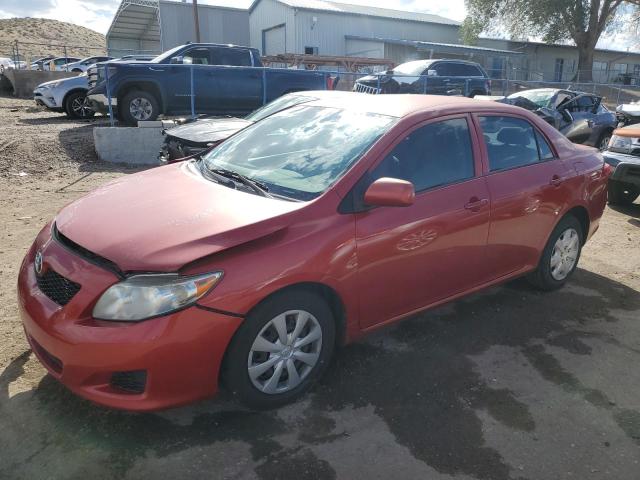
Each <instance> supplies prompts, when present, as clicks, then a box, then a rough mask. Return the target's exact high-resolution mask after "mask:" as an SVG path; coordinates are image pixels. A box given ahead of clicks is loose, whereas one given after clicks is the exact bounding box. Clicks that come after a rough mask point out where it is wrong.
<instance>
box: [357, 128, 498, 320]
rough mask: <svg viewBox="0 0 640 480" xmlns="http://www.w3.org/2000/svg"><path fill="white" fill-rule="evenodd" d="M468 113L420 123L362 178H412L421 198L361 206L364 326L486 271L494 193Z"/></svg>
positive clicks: (461, 286) (451, 291) (469, 283)
mask: <svg viewBox="0 0 640 480" xmlns="http://www.w3.org/2000/svg"><path fill="white" fill-rule="evenodd" d="M469 120H470V119H469V118H468V117H467V116H458V117H447V118H446V119H438V120H436V121H431V122H428V123H426V124H422V125H420V126H417V127H416V128H414V129H413V130H411V131H410V132H408V133H407V134H406V136H403V137H402V139H401V140H399V141H398V143H397V144H396V145H395V146H394V147H393V148H392V149H390V151H389V153H388V154H387V155H386V156H385V158H384V159H383V160H382V161H381V162H380V163H379V164H378V165H377V166H376V167H375V168H374V169H373V170H371V171H370V172H369V173H368V174H367V175H366V176H365V178H366V180H364V179H363V180H362V181H361V183H362V182H364V183H365V186H364V187H362V188H360V190H361V191H364V190H365V187H366V185H368V184H370V183H371V182H373V181H375V180H377V179H378V178H382V177H391V178H400V179H404V180H408V181H410V182H412V183H413V185H414V187H415V189H416V199H415V203H414V204H413V205H411V206H409V207H402V208H398V207H395V208H394V207H379V208H373V209H370V210H367V211H363V212H361V213H357V214H356V242H357V251H358V266H359V269H358V286H359V295H360V318H361V326H362V328H367V327H371V326H373V325H375V324H378V323H381V322H384V321H385V320H390V319H393V318H395V317H398V316H401V315H405V314H408V313H411V312H412V311H415V310H418V309H421V308H423V307H425V306H427V305H429V304H432V303H434V302H437V301H438V300H442V299H445V298H447V297H450V296H452V295H455V294H457V293H460V292H462V291H465V290H468V289H469V288H472V287H473V286H476V285H479V284H481V283H482V282H483V281H484V280H485V279H486V277H487V264H486V260H485V247H486V240H487V233H488V225H489V211H490V205H489V193H488V190H487V186H486V182H485V179H484V178H482V177H477V176H476V173H477V172H479V171H480V166H481V164H480V160H479V149H478V146H477V144H476V143H477V142H474V141H473V140H472V138H475V136H474V135H472V130H471V128H470V125H471V124H470V121H469Z"/></svg>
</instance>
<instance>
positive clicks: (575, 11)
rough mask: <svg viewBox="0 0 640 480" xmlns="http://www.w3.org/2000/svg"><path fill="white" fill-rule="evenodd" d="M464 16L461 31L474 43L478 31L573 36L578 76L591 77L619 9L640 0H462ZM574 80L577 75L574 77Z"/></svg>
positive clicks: (557, 37) (553, 38) (550, 39)
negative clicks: (605, 34) (597, 53)
mask: <svg viewBox="0 0 640 480" xmlns="http://www.w3.org/2000/svg"><path fill="white" fill-rule="evenodd" d="M465 3H466V5H467V12H468V13H467V18H466V19H465V21H464V23H463V24H462V29H461V35H462V40H463V41H464V42H465V43H473V42H475V40H477V38H478V36H479V35H480V33H481V32H483V31H487V32H496V31H502V32H505V31H506V32H507V33H509V34H511V35H512V36H514V37H518V38H522V37H524V36H527V35H531V36H537V37H542V39H543V41H545V42H548V43H556V42H561V41H567V40H572V41H573V43H575V45H576V47H577V48H578V72H577V73H576V76H578V75H579V80H580V81H581V82H582V81H586V82H590V81H592V80H593V53H594V50H595V48H596V44H597V43H598V40H600V37H601V36H602V34H603V32H605V30H606V29H607V28H608V27H611V26H612V24H613V21H614V19H615V16H616V13H617V12H618V9H619V8H620V7H621V6H622V5H623V4H626V5H628V6H629V7H628V8H637V7H638V6H640V0H465ZM574 80H576V78H574Z"/></svg>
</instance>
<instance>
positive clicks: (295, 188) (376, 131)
mask: <svg viewBox="0 0 640 480" xmlns="http://www.w3.org/2000/svg"><path fill="white" fill-rule="evenodd" d="M393 121H394V118H393V117H388V116H385V115H377V114H372V113H366V112H358V111H352V110H342V109H338V108H326V107H310V106H296V107H292V108H290V109H287V110H284V111H282V112H279V113H276V114H274V115H272V116H270V117H268V118H265V119H264V120H262V121H260V122H258V123H255V124H254V125H252V126H250V127H248V128H246V129H244V130H242V131H241V132H239V133H237V134H236V135H234V136H233V137H231V138H230V139H229V140H227V141H225V142H224V143H222V144H221V145H220V146H219V147H217V148H215V149H213V150H212V151H211V152H210V153H209V154H208V155H206V156H205V157H204V158H203V162H204V167H205V168H207V169H209V170H215V169H227V170H233V171H235V172H238V173H240V174H242V175H245V176H247V177H249V178H251V179H253V180H256V181H259V182H262V183H264V184H265V185H267V186H268V187H269V192H270V193H273V194H275V195H280V196H284V197H289V198H293V199H296V200H303V201H308V200H312V199H313V198H315V197H317V196H319V195H320V194H322V193H323V192H324V191H325V190H326V189H327V188H329V187H330V186H331V185H332V184H333V183H335V182H336V181H337V180H338V179H339V178H340V177H341V176H342V175H343V174H344V173H345V172H346V171H347V169H348V168H349V167H350V166H351V165H353V163H355V161H356V160H358V159H359V158H360V156H362V154H363V153H364V152H365V151H366V150H367V149H368V148H369V147H370V146H371V145H372V144H373V143H374V142H375V141H376V140H377V139H378V138H379V137H380V136H381V135H382V134H383V133H384V132H385V131H386V130H387V129H388V127H389V126H390V124H391V123H392V122H393Z"/></svg>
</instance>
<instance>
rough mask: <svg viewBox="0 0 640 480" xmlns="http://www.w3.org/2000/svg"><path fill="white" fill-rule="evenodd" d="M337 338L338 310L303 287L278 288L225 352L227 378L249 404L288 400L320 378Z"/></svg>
mask: <svg viewBox="0 0 640 480" xmlns="http://www.w3.org/2000/svg"><path fill="white" fill-rule="evenodd" d="M334 343H335V322H334V318H333V314H332V312H331V309H330V308H329V306H328V305H327V303H326V302H325V301H324V300H322V298H321V297H319V296H317V295H315V294H313V293H310V292H307V291H302V290H301V291H289V292H285V293H282V294H278V295H276V296H274V297H272V298H270V299H267V300H266V301H265V302H264V303H262V304H261V305H259V306H258V307H256V309H255V310H254V311H253V312H251V313H250V314H249V316H248V317H247V319H246V320H245V322H244V323H243V324H242V326H241V327H240V328H239V329H238V332H237V333H236V335H235V336H234V339H233V340H232V342H231V344H230V345H229V349H228V353H227V356H226V358H225V365H224V371H223V375H224V381H225V384H226V386H227V387H228V388H229V390H230V391H231V393H232V394H233V395H235V396H236V397H238V399H239V400H240V401H241V402H242V403H244V404H246V405H248V406H249V407H252V408H258V409H266V408H274V407H278V406H281V405H284V404H286V403H289V402H291V401H293V400H295V399H297V398H299V397H301V396H302V395H304V394H305V393H306V392H307V391H308V390H309V388H311V387H312V386H313V384H314V383H315V382H316V381H317V380H318V378H320V376H321V375H322V373H324V371H325V370H326V368H327V366H328V364H329V361H330V359H331V356H332V355H333V350H334Z"/></svg>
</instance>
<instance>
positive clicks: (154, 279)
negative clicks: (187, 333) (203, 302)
mask: <svg viewBox="0 0 640 480" xmlns="http://www.w3.org/2000/svg"><path fill="white" fill-rule="evenodd" d="M221 278H222V272H213V273H207V274H204V275H197V276H193V277H181V276H179V275H177V274H159V275H155V274H149V275H135V276H133V277H130V278H128V279H126V280H124V281H122V282H120V283H116V284H115V285H112V286H111V287H110V288H109V289H108V290H107V291H106V292H104V293H103V294H102V296H101V297H100V300H98V303H96V306H95V307H94V308H93V317H94V318H97V319H99V320H115V321H123V322H137V321H139V320H144V319H147V318H151V317H156V316H158V315H164V314H167V313H170V312H173V311H176V310H180V309H181V308H184V307H187V306H189V305H192V304H193V303H195V302H196V301H197V300H198V299H200V298H202V297H203V296H204V295H206V293H207V292H209V291H210V290H211V289H212V288H213V287H214V286H215V285H216V284H217V283H218V282H219V281H220V279H221Z"/></svg>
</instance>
